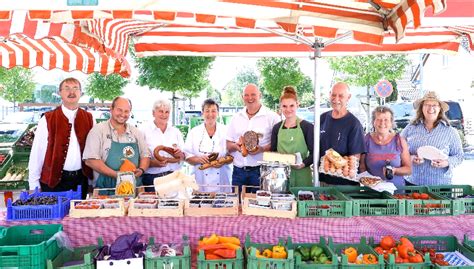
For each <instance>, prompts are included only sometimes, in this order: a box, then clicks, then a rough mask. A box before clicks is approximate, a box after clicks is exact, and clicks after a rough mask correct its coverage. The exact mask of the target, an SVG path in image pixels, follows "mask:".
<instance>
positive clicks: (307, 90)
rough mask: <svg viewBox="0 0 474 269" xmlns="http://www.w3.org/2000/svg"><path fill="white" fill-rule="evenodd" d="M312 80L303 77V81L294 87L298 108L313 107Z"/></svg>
mask: <svg viewBox="0 0 474 269" xmlns="http://www.w3.org/2000/svg"><path fill="white" fill-rule="evenodd" d="M313 86H314V85H313V80H312V79H311V78H310V77H309V76H304V78H303V80H302V81H301V82H300V84H298V86H296V90H297V92H298V98H299V100H300V107H308V106H312V105H314V91H313Z"/></svg>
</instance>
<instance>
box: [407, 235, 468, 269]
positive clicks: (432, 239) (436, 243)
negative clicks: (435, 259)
mask: <svg viewBox="0 0 474 269" xmlns="http://www.w3.org/2000/svg"><path fill="white" fill-rule="evenodd" d="M407 238H408V239H409V240H410V241H411V242H412V243H413V245H414V246H415V248H416V249H418V250H420V249H421V248H423V247H427V248H434V249H435V250H436V252H454V251H459V252H460V253H461V254H463V255H464V256H465V257H466V258H468V259H470V260H471V261H474V252H472V251H471V250H469V249H468V248H466V247H465V246H463V245H462V244H459V243H458V240H457V238H456V237H455V236H407ZM432 266H433V268H449V269H461V268H463V269H473V268H474V266H440V265H437V264H433V265H432Z"/></svg>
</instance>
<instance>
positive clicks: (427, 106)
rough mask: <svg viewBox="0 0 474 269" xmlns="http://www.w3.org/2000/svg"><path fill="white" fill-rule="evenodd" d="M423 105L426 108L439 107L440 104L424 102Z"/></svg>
mask: <svg viewBox="0 0 474 269" xmlns="http://www.w3.org/2000/svg"><path fill="white" fill-rule="evenodd" d="M423 107H426V108H439V105H430V104H423Z"/></svg>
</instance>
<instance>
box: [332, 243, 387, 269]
mask: <svg viewBox="0 0 474 269" xmlns="http://www.w3.org/2000/svg"><path fill="white" fill-rule="evenodd" d="M328 247H329V248H330V249H331V250H332V251H333V252H334V253H335V254H336V255H339V256H341V262H340V268H341V269H346V268H374V269H384V268H385V261H384V259H383V255H379V254H377V253H376V252H375V251H374V249H373V248H372V247H371V246H369V245H368V244H367V239H366V238H365V237H361V238H360V241H359V243H344V244H335V243H333V241H332V237H329V238H328ZM348 247H353V248H355V249H357V252H358V253H359V254H373V255H375V256H377V259H378V263H377V264H354V263H349V262H348V260H347V255H345V254H343V253H344V249H346V248H348Z"/></svg>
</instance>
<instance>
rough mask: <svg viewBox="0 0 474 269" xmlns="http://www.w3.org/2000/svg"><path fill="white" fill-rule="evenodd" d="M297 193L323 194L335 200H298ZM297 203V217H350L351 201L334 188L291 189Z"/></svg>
mask: <svg viewBox="0 0 474 269" xmlns="http://www.w3.org/2000/svg"><path fill="white" fill-rule="evenodd" d="M299 191H310V192H312V193H313V194H314V196H315V198H316V199H317V197H316V196H317V195H319V194H325V195H332V196H334V197H336V199H337V200H330V201H327V200H299V199H298V192H299ZM291 192H292V193H293V194H294V195H295V197H296V198H297V202H298V217H302V218H307V217H352V201H350V200H349V199H348V198H347V197H345V196H344V195H343V194H342V193H341V192H339V191H338V190H337V189H336V188H334V187H319V188H318V187H301V188H291Z"/></svg>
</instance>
